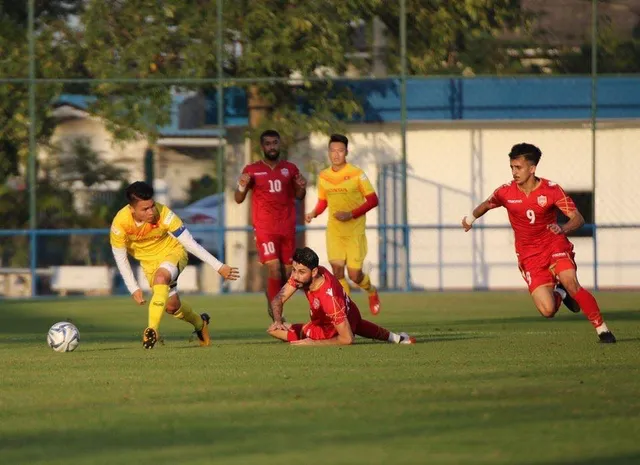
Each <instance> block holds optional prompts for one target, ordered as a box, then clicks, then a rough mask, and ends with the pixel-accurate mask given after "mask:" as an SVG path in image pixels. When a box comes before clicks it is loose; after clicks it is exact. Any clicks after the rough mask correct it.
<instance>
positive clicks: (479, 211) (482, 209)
mask: <svg viewBox="0 0 640 465" xmlns="http://www.w3.org/2000/svg"><path fill="white" fill-rule="evenodd" d="M492 208H493V207H492V206H491V203H490V201H489V200H485V201H484V202H482V203H481V204H480V205H478V206H477V207H476V208H474V209H473V211H472V212H471V213H470V214H468V215H467V216H465V217H463V218H462V227H463V228H464V231H465V232H467V231H469V230H470V229H471V225H472V224H473V223H474V222H475V221H476V220H477V219H478V218H480V217H481V216H482V215H484V214H485V213H487V212H488V211H489V210H491V209H492Z"/></svg>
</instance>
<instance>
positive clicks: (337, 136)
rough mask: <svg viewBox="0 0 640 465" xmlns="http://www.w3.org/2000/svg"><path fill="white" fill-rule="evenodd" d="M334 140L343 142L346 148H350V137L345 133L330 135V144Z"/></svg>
mask: <svg viewBox="0 0 640 465" xmlns="http://www.w3.org/2000/svg"><path fill="white" fill-rule="evenodd" d="M332 142H342V143H343V144H344V146H345V147H346V148H349V139H347V136H345V135H344V134H331V137H329V145H331V143H332Z"/></svg>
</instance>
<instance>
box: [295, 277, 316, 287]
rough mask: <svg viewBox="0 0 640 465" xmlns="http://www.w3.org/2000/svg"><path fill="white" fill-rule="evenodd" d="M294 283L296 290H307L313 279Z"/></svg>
mask: <svg viewBox="0 0 640 465" xmlns="http://www.w3.org/2000/svg"><path fill="white" fill-rule="evenodd" d="M294 282H295V283H296V288H298V289H309V286H311V283H312V282H313V278H309V280H308V281H306V282H303V281H297V280H295V279H294Z"/></svg>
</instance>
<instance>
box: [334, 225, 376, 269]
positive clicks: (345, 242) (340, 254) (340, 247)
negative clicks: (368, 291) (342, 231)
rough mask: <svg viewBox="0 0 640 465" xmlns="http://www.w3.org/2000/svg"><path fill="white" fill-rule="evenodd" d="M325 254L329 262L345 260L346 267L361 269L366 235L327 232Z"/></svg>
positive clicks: (365, 247) (365, 246) (365, 249)
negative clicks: (339, 234)
mask: <svg viewBox="0 0 640 465" xmlns="http://www.w3.org/2000/svg"><path fill="white" fill-rule="evenodd" d="M327 256H328V258H329V261H330V262H333V261H340V262H346V263H347V268H351V269H353V270H361V269H362V264H363V263H364V258H365V257H366V256H367V236H366V235H364V234H354V235H352V236H332V235H329V234H327Z"/></svg>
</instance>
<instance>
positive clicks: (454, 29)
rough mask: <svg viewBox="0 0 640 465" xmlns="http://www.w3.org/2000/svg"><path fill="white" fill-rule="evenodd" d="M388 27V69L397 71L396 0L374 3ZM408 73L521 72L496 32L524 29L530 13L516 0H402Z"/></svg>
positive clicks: (397, 34) (398, 15) (521, 30)
mask: <svg viewBox="0 0 640 465" xmlns="http://www.w3.org/2000/svg"><path fill="white" fill-rule="evenodd" d="M376 3H377V5H376V7H375V9H374V11H373V13H374V14H375V15H377V16H378V17H379V18H380V19H381V20H382V22H383V23H384V24H385V25H386V27H387V31H388V34H387V39H388V40H389V43H390V46H389V49H388V56H387V59H388V61H389V65H390V71H391V72H393V73H399V72H400V18H399V17H400V2H398V1H384V0H380V1H378V2H376ZM406 11H407V68H408V72H409V74H419V75H420V74H461V73H467V74H481V73H487V74H488V73H498V74H502V73H513V72H517V71H520V70H522V66H521V65H520V63H519V61H518V60H517V59H514V58H512V57H510V56H509V55H508V54H507V51H506V48H505V47H504V42H501V40H500V36H501V35H502V34H504V33H505V32H508V31H514V32H524V31H525V30H526V29H527V27H528V25H529V20H530V19H531V18H530V15H529V14H528V13H526V12H525V11H524V10H523V9H522V8H521V1H520V0H489V1H487V0H464V1H441V0H407V1H406Z"/></svg>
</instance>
